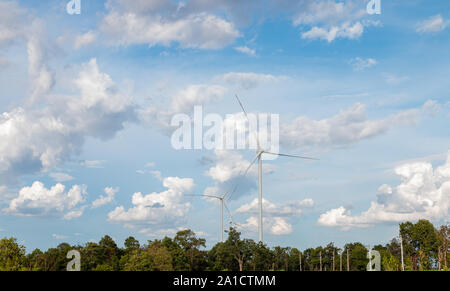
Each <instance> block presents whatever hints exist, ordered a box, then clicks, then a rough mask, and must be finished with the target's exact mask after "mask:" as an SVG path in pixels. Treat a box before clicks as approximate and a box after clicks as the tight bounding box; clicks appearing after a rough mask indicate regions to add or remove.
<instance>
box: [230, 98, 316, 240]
mask: <svg viewBox="0 0 450 291" xmlns="http://www.w3.org/2000/svg"><path fill="white" fill-rule="evenodd" d="M236 99H237V101H238V102H239V105H240V106H241V109H242V111H243V112H244V115H245V118H246V119H247V121H248V122H249V124H250V120H249V118H248V115H247V112H246V111H245V109H244V106H243V105H242V103H241V100H240V99H239V97H238V96H237V95H236ZM256 144H257V149H256V156H255V158H254V159H253V161H252V162H251V164H250V166H249V167H248V169H247V171H248V170H249V169H250V167H251V166H252V165H253V164H254V163H255V161H256V160H258V208H259V217H258V241H259V242H262V241H263V205H262V204H263V198H262V155H263V154H269V155H275V156H281V157H290V158H298V159H304V160H316V161H317V160H318V159H315V158H309V157H302V156H296V155H287V154H280V153H273V152H269V151H266V150H264V149H263V148H261V146H260V144H259V133H258V129H256ZM235 190H236V189H235ZM233 192H234V191H233ZM232 194H233V193H232ZM230 197H231V195H230Z"/></svg>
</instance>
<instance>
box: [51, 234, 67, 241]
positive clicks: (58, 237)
mask: <svg viewBox="0 0 450 291" xmlns="http://www.w3.org/2000/svg"><path fill="white" fill-rule="evenodd" d="M52 237H53V238H54V239H56V240H65V239H67V236H65V235H60V234H52Z"/></svg>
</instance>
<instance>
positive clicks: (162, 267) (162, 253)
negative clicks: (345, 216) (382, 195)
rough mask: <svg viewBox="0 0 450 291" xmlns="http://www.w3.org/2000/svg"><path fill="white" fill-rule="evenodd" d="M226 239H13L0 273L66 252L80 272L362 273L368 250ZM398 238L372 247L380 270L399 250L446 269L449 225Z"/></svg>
mask: <svg viewBox="0 0 450 291" xmlns="http://www.w3.org/2000/svg"><path fill="white" fill-rule="evenodd" d="M227 233H228V238H227V240H226V241H224V242H219V243H217V244H216V245H215V246H214V247H212V248H211V249H210V250H205V248H206V240H205V239H203V238H199V237H197V235H196V234H195V233H194V232H193V231H191V230H182V231H179V232H178V233H177V234H176V235H175V237H173V238H169V237H165V238H164V239H162V240H149V241H147V243H146V244H144V245H141V243H140V242H139V241H138V240H136V239H135V238H134V237H128V238H127V239H126V240H125V243H124V247H122V248H120V247H119V246H118V245H117V244H116V242H115V241H114V240H113V239H112V238H111V237H110V236H108V235H105V236H104V237H103V238H102V239H101V240H100V241H99V242H98V243H95V242H88V243H86V244H85V245H83V246H80V245H75V246H71V245H70V244H68V243H61V244H60V245H58V247H56V248H50V249H48V250H47V251H45V252H42V251H41V250H39V249H35V250H34V251H32V252H31V253H28V254H27V253H26V250H25V247H24V246H21V245H20V244H18V243H17V239H15V238H3V239H1V240H0V271H65V270H66V267H67V264H68V262H69V259H67V253H68V252H69V251H71V250H77V251H79V253H80V255H81V270H82V271H347V270H349V271H364V270H366V267H367V264H368V263H369V259H368V256H367V254H368V251H369V250H368V248H367V247H366V246H365V245H363V244H362V243H360V242H355V243H347V244H346V245H345V246H344V247H343V248H338V247H336V246H335V245H334V244H333V243H329V244H328V245H326V246H319V247H316V248H308V249H305V250H303V251H300V250H299V249H297V248H291V247H281V246H276V247H273V248H269V247H268V246H267V245H265V244H262V243H257V242H255V241H254V240H252V239H246V238H242V237H241V233H240V232H238V231H237V230H236V229H234V228H230V229H229V230H228V231H227ZM400 235H401V238H402V241H400V239H399V238H394V239H392V240H391V242H390V243H388V244H386V245H384V246H383V245H375V246H373V247H372V249H373V250H376V251H378V252H379V253H380V255H381V260H380V264H381V270H382V271H400V270H402V266H401V253H402V250H401V249H402V248H403V261H404V269H405V270H415V271H425V270H449V265H450V255H449V239H450V228H449V226H448V225H443V226H441V227H440V228H435V227H434V226H433V224H432V223H431V222H429V221H427V220H419V221H418V222H417V223H411V222H405V223H402V224H400Z"/></svg>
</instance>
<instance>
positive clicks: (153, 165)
mask: <svg viewBox="0 0 450 291" xmlns="http://www.w3.org/2000/svg"><path fill="white" fill-rule="evenodd" d="M155 166H156V163H155V162H149V163H147V164H145V167H146V168H154V167H155Z"/></svg>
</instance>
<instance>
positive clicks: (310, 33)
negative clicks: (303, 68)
mask: <svg viewBox="0 0 450 291" xmlns="http://www.w3.org/2000/svg"><path fill="white" fill-rule="evenodd" d="M302 4H303V7H302V8H303V9H300V10H299V11H300V12H299V13H297V14H296V15H295V16H294V18H293V24H294V25H295V26H301V27H306V28H307V30H306V31H303V32H302V33H301V36H302V38H304V39H311V40H314V39H320V40H326V41H328V42H329V43H331V42H333V41H334V40H335V39H337V38H348V39H357V38H359V37H360V36H361V35H362V34H363V33H364V27H367V26H371V25H376V23H374V22H370V21H364V19H363V17H364V16H365V15H367V13H366V11H365V5H361V3H360V2H359V1H346V2H336V1H334V0H324V1H303V2H302Z"/></svg>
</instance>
